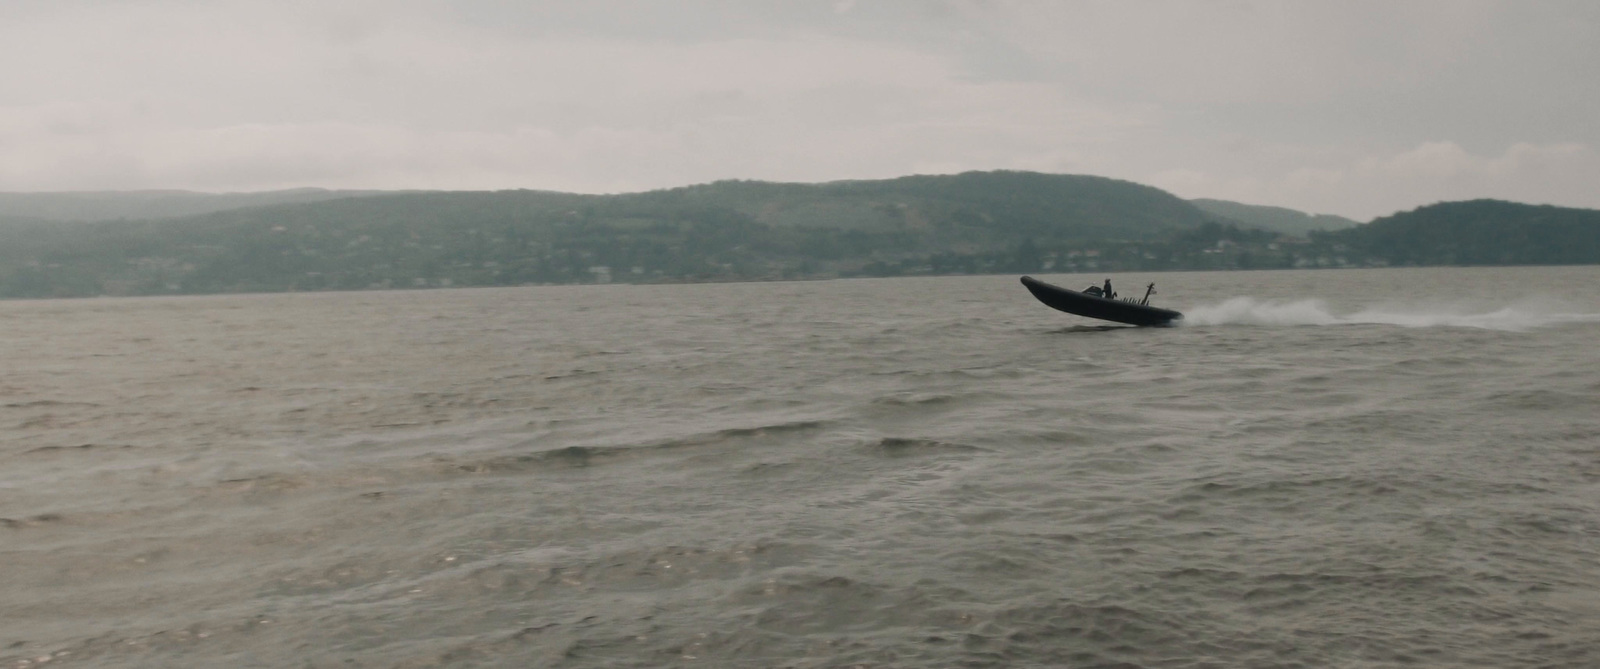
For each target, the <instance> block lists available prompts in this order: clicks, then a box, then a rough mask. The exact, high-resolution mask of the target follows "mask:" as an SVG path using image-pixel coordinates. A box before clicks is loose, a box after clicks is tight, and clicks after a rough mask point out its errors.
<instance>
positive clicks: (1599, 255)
mask: <svg viewBox="0 0 1600 669" xmlns="http://www.w3.org/2000/svg"><path fill="white" fill-rule="evenodd" d="M1319 238H1320V239H1321V240H1323V241H1325V242H1331V243H1338V244H1342V245H1344V246H1346V247H1348V248H1349V249H1350V250H1351V251H1352V252H1353V253H1358V254H1361V255H1364V256H1366V257H1370V258H1374V259H1380V260H1382V261H1384V262H1387V263H1389V264H1394V265H1585V264H1596V263H1600V211H1596V210H1594V209H1572V208H1567V207H1552V206H1548V205H1529V204H1519V203H1516V202H1505V201H1501V200H1471V201H1468V202H1442V203H1439V204H1433V205H1429V206H1426V207H1420V208H1417V209H1414V210H1411V211H1406V212H1400V213H1397V214H1394V215H1391V216H1385V217H1383V218H1379V219H1376V220H1374V221H1372V222H1371V223H1369V224H1367V225H1363V226H1359V227H1355V228H1350V229H1347V230H1341V231H1338V232H1334V233H1329V234H1326V235H1320V236H1319Z"/></svg>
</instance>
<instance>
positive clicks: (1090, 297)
mask: <svg viewBox="0 0 1600 669" xmlns="http://www.w3.org/2000/svg"><path fill="white" fill-rule="evenodd" d="M1022 285H1024V286H1027V287H1028V292H1030V293H1033V296H1034V297H1037V298H1039V301H1040V302H1043V303H1045V304H1047V305H1050V306H1051V307H1053V308H1056V309H1060V310H1061V311H1065V312H1067V313H1069V314H1076V315H1079V316H1083V317H1085V318H1098V319H1100V320H1103V321H1115V322H1117V323H1127V324H1129V325H1172V324H1173V323H1174V322H1176V321H1178V320H1179V319H1181V318H1183V314H1180V313H1178V312H1176V311H1173V310H1171V309H1162V308H1159V307H1152V306H1150V294H1151V293H1153V292H1155V284H1153V283H1152V284H1150V287H1149V289H1148V290H1146V291H1145V295H1144V299H1143V300H1135V299H1133V298H1123V299H1107V298H1105V297H1102V296H1100V295H1098V294H1096V293H1098V292H1099V289H1098V288H1096V289H1095V292H1094V293H1083V292H1078V291H1076V290H1067V289H1066V288H1061V287H1059V286H1052V285H1050V284H1048V283H1045V282H1043V281H1040V280H1038V279H1035V278H1033V277H1031V276H1025V277H1022Z"/></svg>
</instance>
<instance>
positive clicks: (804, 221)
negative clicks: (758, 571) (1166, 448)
mask: <svg viewBox="0 0 1600 669" xmlns="http://www.w3.org/2000/svg"><path fill="white" fill-rule="evenodd" d="M318 197H321V196H320V195H319V196H318ZM8 214H10V215H9V216H8ZM15 214H16V212H7V211H5V210H3V209H0V297H73V296H88V295H154V294H175V293H217V292H244V291H251V292H267V291H282V290H353V289H366V288H403V287H436V286H479V285H520V284H529V283H595V282H602V283H603V282H610V281H619V282H637V283H643V282H664V281H731V280H761V279H809V278H829V277H845V276H895V275H906V274H969V273H989V272H1018V273H1022V272H1052V271H1054V272H1077V271H1094V272H1100V271H1104V272H1118V271H1133V270H1139V271H1151V270H1168V269H1267V268H1290V267H1352V266H1371V265H1380V266H1381V265H1408V264H1519V263H1528V264H1538V263H1594V262H1600V223H1597V221H1600V212H1595V211H1591V210H1581V209H1561V208H1556V207H1533V206H1529V205H1519V204H1514V203H1509V202H1494V201H1476V202H1460V203H1448V204H1440V205H1434V206H1432V207H1424V208H1422V209H1418V210H1415V211H1411V212H1405V213H1401V214H1396V215H1394V216H1390V217H1387V218H1383V219H1379V220H1377V221H1374V222H1373V223H1371V224H1369V225H1361V226H1357V227H1353V228H1348V229H1345V230H1341V231H1336V232H1312V233H1311V234H1310V235H1309V238H1304V237H1297V236H1286V235H1283V234H1281V233H1280V232H1274V231H1270V230H1262V229H1256V228H1253V227H1250V226H1248V225H1244V226H1241V225H1240V224H1239V222H1238V220H1236V219H1234V218H1232V217H1225V216H1221V215H1218V214H1215V213H1212V214H1208V213H1206V212H1204V211H1202V210H1201V209H1199V208H1197V207H1196V206H1195V205H1194V204H1192V203H1190V202H1186V201H1184V200H1182V199H1179V198H1177V197H1174V196H1173V195H1171V194H1169V193H1166V192H1164V191H1161V190H1158V189H1155V188H1151V187H1148V186H1141V185H1139V184H1134V183H1129V182H1125V181H1117V180H1113V179H1105V178H1100V177H1088V176H1067V175H1048V174H1037V173H1029V172H970V173H966V174H958V175H950V176H914V177H904V178H899V179H888V180H881V181H842V182H834V183H825V184H782V183H765V182H755V181H725V182H717V183H712V184H704V185H699V186H690V187H686V188H674V189H669V190H660V191H651V192H647V193H633V194H625V195H579V194H571V193H555V192H544V191H498V192H398V193H387V194H371V193H358V194H353V195H348V196H344V197H337V198H334V199H325V200H322V201H311V202H295V203H288V204H270V205H262V206H248V207H244V208H236V209H229V210H226V211H216V212H212V213H207V214H203V215H197V216H189V217H178V218H161V219H142V220H111V221H96V222H64V221H57V220H44V219H43V218H41V217H33V218H27V217H21V216H17V215H15ZM1290 214H1293V215H1297V216H1299V217H1300V218H1302V219H1304V218H1309V217H1306V216H1305V215H1303V214H1299V213H1298V212H1290ZM1275 215H1281V212H1280V214H1275ZM124 218H126V217H124Z"/></svg>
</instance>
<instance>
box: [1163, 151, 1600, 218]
mask: <svg viewBox="0 0 1600 669" xmlns="http://www.w3.org/2000/svg"><path fill="white" fill-rule="evenodd" d="M1152 183H1153V184H1154V185H1157V186H1160V187H1163V188H1167V189H1170V190H1172V191H1173V192H1175V193H1178V194H1180V195H1185V196H1188V197H1218V198H1222V199H1234V200H1239V201H1242V202H1254V203H1260V204H1274V205H1280V206H1295V207H1298V208H1301V209H1306V210H1309V211H1312V212H1317V213H1339V214H1344V215H1347V216H1354V217H1358V218H1370V217H1374V216H1381V215H1385V214H1389V213H1393V212H1394V211H1397V210H1403V209H1411V208H1414V207H1417V206H1420V205H1424V204H1430V203H1433V202H1440V201H1448V200H1467V199H1479V198H1495V199H1505V200H1513V201H1520V202H1529V203H1535V204H1565V205H1568V206H1583V207H1595V208H1600V193H1596V192H1594V189H1593V187H1592V185H1593V184H1596V183H1600V155H1597V154H1596V153H1595V151H1594V150H1593V149H1592V148H1590V147H1588V146H1585V145H1582V144H1577V143H1556V144H1532V143H1526V142H1519V143H1517V144H1513V145H1511V146H1509V147H1506V148H1505V149H1504V150H1503V151H1501V152H1500V153H1498V154H1490V155H1480V154H1474V153H1472V152H1470V151H1468V150H1466V149H1464V148H1462V147H1461V146H1460V145H1458V144H1456V143H1455V142H1448V141H1431V142H1424V143H1421V144H1418V145H1417V146H1415V147H1412V148H1410V149H1407V150H1404V151H1400V152H1395V153H1379V154H1370V155H1363V156H1355V157H1352V158H1350V159H1348V160H1345V161H1344V162H1342V163H1339V164H1333V165H1324V166H1318V167H1301V168H1297V169H1293V170H1289V171H1287V172H1284V173H1282V174H1281V175H1278V176H1274V177H1268V178H1263V177H1260V176H1255V175H1228V174H1222V173H1214V172H1207V171H1203V170H1193V169H1186V170H1169V171H1165V172H1161V173H1158V174H1156V175H1154V177H1153V178H1152ZM1308 203H1309V206H1308Z"/></svg>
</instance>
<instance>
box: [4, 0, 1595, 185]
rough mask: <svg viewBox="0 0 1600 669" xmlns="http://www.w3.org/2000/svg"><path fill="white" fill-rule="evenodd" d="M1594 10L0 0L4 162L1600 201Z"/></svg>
mask: <svg viewBox="0 0 1600 669" xmlns="http://www.w3.org/2000/svg"><path fill="white" fill-rule="evenodd" d="M1597 8H1600V6H1597V5H1593V4H1592V3H1583V2H1545V3H1520V2H1504V1H1497V0H1460V1H1454V0H1451V1H1444V0H1419V1H1417V2H1406V3H1293V2H1251V1H1247V0H1194V1H1193V2H1175V3H1159V4H1151V3H1124V2H1102V1H1095V0H1081V1H1073V2H1021V1H1010V0H995V1H985V2H977V1H975V0H974V1H966V0H947V1H943V2H935V1H923V0H880V1H878V2H872V3H859V2H835V1H832V0H817V1H816V2H778V3H763V2H749V3H724V2H716V1H713V0H684V1H683V2H674V3H659V2H630V1H624V0H609V1H600V2H585V3H562V2H536V3H510V2H495V1H491V0H458V1H455V2H437V1H427V0H400V1H392V2H378V1H377V0H345V1H333V2H301V1H297V0H296V1H285V2H257V1H250V0H220V1H216V2H199V1H185V0H134V1H129V2H94V1H90V0H61V1H59V2H48V3H47V2H33V1H27V0H17V1H15V2H10V3H4V4H0V81H4V82H6V85H5V86H0V189H3V190H62V189H100V188H104V189H125V188H194V189H205V190H258V189H266V188H280V187H289V186H326V187H361V188H463V189H465V188H513V187H526V188H543V189H559V190H574V191H582V192H615V191H623V190H637V189H648V188H658V187H668V186H676V185H683V184H689V183H696V182H702V181H708V180H712V179H720V178H756V179H771V180H786V181H823V180H832V179H849V178H879V177H893V176H899V175H903V174H907V173H913V172H950V171H960V170H967V169H997V168H1005V169H1035V170H1042V171H1052V172H1075V173H1088V174H1100V175H1105V176H1112V177H1117V178H1123V179H1129V180H1133V181H1138V182H1143V183H1150V184H1152V185H1156V186H1160V187H1165V188H1170V189H1172V190H1173V191H1174V192H1177V193H1178V194H1180V195H1184V196H1188V197H1202V196H1203V197H1222V198H1230V199H1238V200H1242V201H1247V202H1259V203H1263V204H1279V205H1283V206H1291V207H1296V208H1301V209H1308V210H1314V211H1321V212H1329V213H1341V214H1345V215H1350V216H1363V217H1364V216H1371V215H1377V214H1384V213H1389V212H1390V211H1393V210H1394V209H1399V208H1409V207H1413V206H1416V205H1419V204H1425V203H1427V202H1431V201H1433V200H1436V199H1444V198H1460V197H1506V198H1509V199H1528V200H1538V201H1548V202H1554V203H1560V204H1569V205H1577V206H1597V205H1600V202H1596V201H1595V199H1594V198H1595V195H1594V194H1593V190H1594V189H1593V188H1592V186H1591V185H1590V184H1592V183H1594V179H1595V177H1596V176H1597V175H1596V172H1595V167H1594V163H1595V157H1594V153H1593V149H1592V147H1596V146H1600V127H1597V125H1596V124H1594V123H1593V121H1592V110H1593V109H1595V108H1597V107H1600V83H1596V82H1597V80H1600V78H1596V77H1594V76H1593V66H1594V64H1595V63H1597V62H1600V46H1597V44H1600V40H1594V39H1593V35H1594V34H1595V31H1596V30H1600V9H1597ZM1585 180H1587V181H1585Z"/></svg>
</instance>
